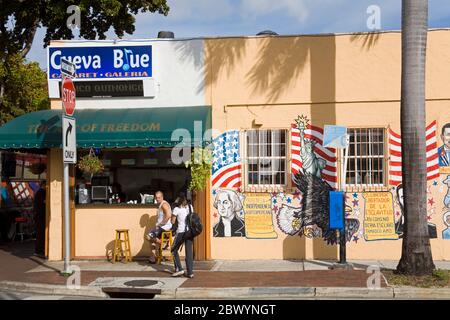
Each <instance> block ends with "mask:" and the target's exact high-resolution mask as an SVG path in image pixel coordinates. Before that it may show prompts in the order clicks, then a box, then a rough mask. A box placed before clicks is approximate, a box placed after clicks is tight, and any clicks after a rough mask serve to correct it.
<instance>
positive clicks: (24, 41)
mask: <svg viewBox="0 0 450 320" xmlns="http://www.w3.org/2000/svg"><path fill="white" fill-rule="evenodd" d="M70 5H77V6H78V7H79V8H80V14H81V26H80V30H79V32H80V37H82V38H85V39H105V38H106V32H107V31H108V30H109V29H110V28H112V29H113V30H114V32H115V33H116V35H117V36H118V37H123V35H124V34H125V33H128V34H132V33H133V32H134V31H135V27H134V23H135V20H136V19H135V18H134V15H135V14H137V13H140V12H158V13H160V14H163V15H167V14H168V12H169V7H168V5H167V2H166V0H77V1H74V0H68V1H60V0H8V1H2V2H1V6H0V19H1V21H0V46H2V49H3V52H2V54H3V57H5V53H6V54H14V53H22V52H24V53H25V54H22V56H25V55H26V53H27V52H28V50H29V48H30V47H31V44H32V42H33V38H34V35H35V33H36V30H37V29H38V28H39V27H45V28H46V34H45V38H44V43H45V45H48V44H49V42H50V40H52V39H54V40H58V39H72V38H73V34H72V30H71V29H70V28H69V27H68V26H67V19H68V18H69V17H71V15H72V12H69V13H67V8H68V7H69V6H70Z"/></svg>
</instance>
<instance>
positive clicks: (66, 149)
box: [62, 116, 77, 163]
mask: <svg viewBox="0 0 450 320" xmlns="http://www.w3.org/2000/svg"><path fill="white" fill-rule="evenodd" d="M76 128H77V127H76V123H75V119H74V118H71V117H66V116H64V117H63V132H62V134H63V159H64V162H65V163H77V140H76V135H77V134H76V131H77V130H76Z"/></svg>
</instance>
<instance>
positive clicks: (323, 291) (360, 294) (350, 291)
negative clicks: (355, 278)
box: [315, 287, 394, 299]
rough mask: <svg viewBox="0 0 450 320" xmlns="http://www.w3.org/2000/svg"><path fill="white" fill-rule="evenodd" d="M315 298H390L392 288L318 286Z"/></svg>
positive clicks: (392, 295)
mask: <svg viewBox="0 0 450 320" xmlns="http://www.w3.org/2000/svg"><path fill="white" fill-rule="evenodd" d="M315 297H317V298H354V299H392V298H394V289H393V288H379V289H368V288H349V287H330V288H328V287H327V288H325V287H319V288H316V294H315Z"/></svg>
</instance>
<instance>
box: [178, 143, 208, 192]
mask: <svg viewBox="0 0 450 320" xmlns="http://www.w3.org/2000/svg"><path fill="white" fill-rule="evenodd" d="M212 159H213V155H212V152H211V149H209V148H200V147H196V148H194V150H193V151H192V155H191V161H187V162H185V165H186V168H188V167H190V168H191V179H192V180H191V183H190V185H189V190H191V191H201V190H204V189H205V187H206V182H207V181H208V179H209V177H210V176H211V168H212Z"/></svg>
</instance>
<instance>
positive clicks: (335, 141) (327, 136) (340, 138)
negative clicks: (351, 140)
mask: <svg viewBox="0 0 450 320" xmlns="http://www.w3.org/2000/svg"><path fill="white" fill-rule="evenodd" d="M323 146H324V147H331V148H338V149H341V148H347V147H348V139H347V127H343V126H332V125H325V127H324V130H323Z"/></svg>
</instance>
